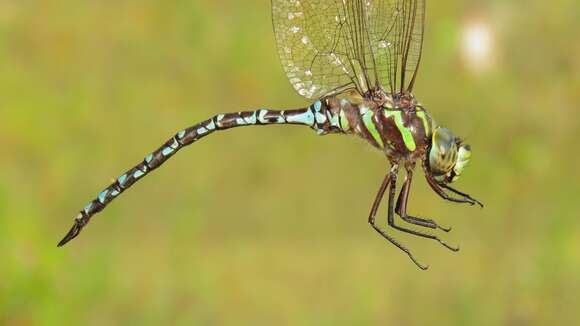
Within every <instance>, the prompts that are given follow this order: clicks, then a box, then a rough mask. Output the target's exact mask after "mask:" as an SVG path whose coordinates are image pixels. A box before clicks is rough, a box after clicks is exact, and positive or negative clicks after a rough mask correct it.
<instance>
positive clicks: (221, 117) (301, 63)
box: [58, 0, 483, 270]
mask: <svg viewBox="0 0 580 326" xmlns="http://www.w3.org/2000/svg"><path fill="white" fill-rule="evenodd" d="M271 8H272V23H273V29H274V34H275V37H276V44H277V50H278V54H279V57H280V61H281V63H282V66H283V69H284V71H285V73H286V75H287V77H288V80H289V81H290V83H291V85H292V86H293V88H294V89H295V90H296V92H297V93H298V94H299V95H301V96H303V97H305V98H307V99H309V100H311V103H312V104H311V105H309V106H308V107H304V108H298V109H287V110H272V109H268V108H261V109H257V110H251V111H239V112H230V113H223V114H217V115H215V116H213V117H211V118H209V119H207V120H205V121H202V122H200V123H197V124H195V125H193V126H191V127H188V128H185V129H183V130H181V131H179V132H177V133H176V134H175V135H173V136H172V137H171V138H170V139H169V140H167V141H166V142H165V143H164V144H163V145H162V146H161V147H159V148H158V149H156V150H155V151H153V152H151V153H150V154H148V155H146V156H145V157H144V159H143V160H142V161H141V162H139V163H138V164H137V165H135V166H134V167H132V168H131V169H129V170H127V171H126V172H125V173H123V174H122V175H121V176H119V177H118V178H117V179H116V180H115V181H114V182H113V183H112V184H110V185H109V186H108V187H106V188H105V189H104V190H103V191H101V192H100V193H99V194H98V195H97V197H96V198H94V199H93V200H92V201H90V202H89V203H88V204H87V205H86V206H85V207H84V208H83V209H82V210H80V212H79V213H78V215H76V217H75V219H74V224H73V226H72V228H71V229H70V231H69V232H68V233H67V234H66V236H65V237H64V238H63V239H62V240H61V241H60V242H59V243H58V246H59V247H60V246H63V245H64V244H66V243H67V242H69V241H70V240H72V239H73V238H75V237H76V236H77V235H78V234H79V232H80V231H81V230H82V229H83V228H84V227H85V226H86V225H87V223H89V221H90V220H91V218H92V217H93V216H94V215H95V214H97V213H99V212H101V211H102V210H103V209H104V208H105V207H107V206H108V205H109V204H110V203H111V202H112V201H113V200H114V199H115V198H117V197H118V196H119V195H120V194H121V193H123V192H124V191H126V190H127V189H129V188H130V187H131V186H133V185H134V184H135V183H136V182H137V181H138V180H140V179H142V178H143V177H144V176H146V175H147V174H149V173H151V172H152V171H153V170H155V169H157V168H159V167H160V166H161V165H162V164H163V163H165V162H166V161H167V160H168V159H169V158H171V157H172V156H173V155H175V154H176V153H177V152H178V151H179V150H181V149H182V148H184V147H186V146H188V145H191V144H193V143H195V142H197V141H199V140H201V139H202V138H204V137H206V136H208V135H210V134H212V133H213V132H216V131H221V130H228V129H231V128H235V127H244V126H264V125H304V126H307V127H310V128H311V129H313V130H314V131H315V132H316V133H317V134H318V135H328V134H348V135H354V136H358V137H360V138H362V139H364V140H365V141H367V142H368V143H369V144H370V145H371V146H373V147H375V148H376V149H378V150H379V151H381V152H383V153H384V155H385V157H386V158H387V160H388V162H389V164H390V168H389V169H387V172H386V175H385V176H384V178H383V181H382V183H381V185H380V187H379V190H378V193H377V194H376V196H375V199H374V202H373V204H372V207H371V210H370V214H369V216H368V223H369V224H370V226H371V227H372V228H373V229H374V230H375V231H376V232H378V233H379V234H380V235H381V236H382V237H383V238H384V239H386V240H387V241H388V242H390V243H391V244H393V245H394V246H396V247H398V248H399V249H400V250H402V251H403V252H404V253H405V254H406V255H407V256H408V257H409V258H410V259H411V260H412V261H413V262H414V263H415V265H417V267H419V268H420V269H423V270H425V269H427V268H428V265H424V264H422V263H420V262H419V261H418V260H417V259H416V258H415V256H414V255H413V254H412V252H411V251H410V250H409V249H408V248H407V247H406V246H404V245H403V244H402V243H400V242H399V241H398V240H397V239H396V238H395V237H393V236H392V235H390V234H388V233H387V232H386V231H385V229H384V228H382V227H381V226H380V225H379V224H378V223H377V221H376V215H377V211H378V209H379V207H380V204H381V202H382V201H383V199H384V197H385V194H387V196H388V205H387V206H388V207H387V226H388V227H390V228H392V229H393V230H395V231H399V232H404V233H408V234H411V235H414V236H417V237H422V238H427V239H431V240H434V241H436V242H438V243H440V244H441V245H443V246H444V247H446V248H447V249H449V250H452V251H458V250H459V248H458V247H455V246H451V245H449V244H448V243H447V242H445V241H444V240H442V239H441V238H440V237H439V236H438V235H435V234H433V232H436V231H437V230H441V231H444V232H449V231H450V230H451V228H449V227H444V226H442V225H440V224H439V223H437V222H436V221H435V220H433V219H429V218H422V217H417V216H413V215H410V214H408V213H407V206H408V205H407V203H408V199H409V194H410V192H411V184H412V180H413V172H414V170H415V167H416V165H417V164H420V166H421V168H422V170H423V172H424V175H425V179H426V181H427V183H428V184H429V186H430V187H431V188H432V189H433V191H434V192H435V193H436V194H437V195H439V196H440V197H441V198H443V199H445V200H447V201H451V202H456V203H466V204H470V205H472V206H473V205H479V206H481V207H483V204H482V203H481V202H480V201H478V200H476V199H474V198H473V197H471V196H470V195H468V194H466V193H463V192H461V191H459V190H456V189H455V188H453V187H451V185H450V184H451V183H452V182H454V181H456V180H457V179H458V178H459V177H460V176H461V175H462V173H463V171H464V170H465V168H466V166H467V165H468V163H469V161H470V158H471V147H470V146H469V145H467V144H465V143H464V141H463V140H462V139H461V138H460V137H457V136H455V134H454V133H452V132H451V131H450V130H449V129H447V128H444V127H441V126H439V125H437V124H436V123H435V122H434V120H433V119H432V118H431V115H430V114H429V113H428V112H427V109H426V108H425V106H423V104H421V103H420V102H419V101H418V99H417V98H416V97H415V95H414V94H413V87H414V85H415V81H416V78H417V73H418V71H419V66H420V63H421V57H422V50H423V38H424V37H423V35H424V31H425V8H426V0H272V1H271ZM400 170H401V171H403V172H404V174H405V178H404V180H403V181H402V186H401V189H400V191H399V194H398V196H396V192H397V181H398V174H399V171H400ZM395 196H396V197H397V198H396V199H395ZM395 217H398V218H395ZM399 218H400V219H399Z"/></svg>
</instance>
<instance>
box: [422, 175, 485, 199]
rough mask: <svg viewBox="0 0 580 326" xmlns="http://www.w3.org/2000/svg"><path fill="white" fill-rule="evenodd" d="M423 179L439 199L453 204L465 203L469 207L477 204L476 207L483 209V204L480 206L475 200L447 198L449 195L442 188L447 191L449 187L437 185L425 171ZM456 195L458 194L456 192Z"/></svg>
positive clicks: (464, 197)
mask: <svg viewBox="0 0 580 326" xmlns="http://www.w3.org/2000/svg"><path fill="white" fill-rule="evenodd" d="M425 179H427V183H428V184H429V186H430V187H431V189H433V191H435V193H436V194H437V195H439V197H441V198H443V199H445V200H448V201H451V202H454V203H467V204H470V205H471V206H473V205H475V204H478V205H482V207H483V204H481V203H480V202H479V201H477V200H475V199H473V198H471V197H466V196H463V198H455V197H451V196H449V194H447V193H446V192H445V190H443V188H442V187H445V188H448V189H449V188H450V187H449V186H447V185H441V184H439V183H438V182H437V181H436V180H435V179H433V177H432V176H431V175H430V174H429V172H428V171H425ZM449 190H451V189H449ZM451 191H453V192H456V190H455V189H453V190H451ZM456 193H457V194H459V193H458V192H456Z"/></svg>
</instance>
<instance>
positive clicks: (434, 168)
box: [429, 127, 471, 183]
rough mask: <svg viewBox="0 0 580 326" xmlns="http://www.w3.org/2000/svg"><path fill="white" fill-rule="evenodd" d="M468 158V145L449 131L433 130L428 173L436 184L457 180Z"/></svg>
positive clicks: (469, 151)
mask: <svg viewBox="0 0 580 326" xmlns="http://www.w3.org/2000/svg"><path fill="white" fill-rule="evenodd" d="M470 158H471V147H470V146H469V145H467V144H463V143H462V141H461V139H459V138H457V137H455V135H453V133H452V132H451V131H449V129H446V128H441V127H438V128H437V129H435V131H434V132H433V138H432V141H431V150H430V151H429V171H430V172H431V174H432V175H433V177H434V179H435V180H436V181H437V182H440V183H451V182H453V181H455V180H457V179H458V178H459V176H460V175H461V173H463V170H465V167H466V166H467V164H468V163H469V159H470Z"/></svg>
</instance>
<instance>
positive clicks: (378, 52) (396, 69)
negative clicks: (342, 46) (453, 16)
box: [366, 0, 425, 94]
mask: <svg viewBox="0 0 580 326" xmlns="http://www.w3.org/2000/svg"><path fill="white" fill-rule="evenodd" d="M366 3H367V6H366V17H367V22H368V23H367V24H368V25H367V30H368V34H369V39H370V44H371V51H370V54H371V56H372V59H374V64H375V68H374V70H375V71H376V75H377V76H378V79H379V84H381V85H383V86H384V87H388V89H387V90H388V91H390V92H391V93H392V94H394V93H404V92H411V91H412V89H413V86H414V84H415V77H416V75H417V71H418V68H419V64H420V62H421V53H422V49H423V33H424V29H425V0H384V1H367V2H366ZM367 61H368V59H367Z"/></svg>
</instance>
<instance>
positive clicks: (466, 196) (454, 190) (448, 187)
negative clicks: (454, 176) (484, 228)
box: [441, 184, 483, 208]
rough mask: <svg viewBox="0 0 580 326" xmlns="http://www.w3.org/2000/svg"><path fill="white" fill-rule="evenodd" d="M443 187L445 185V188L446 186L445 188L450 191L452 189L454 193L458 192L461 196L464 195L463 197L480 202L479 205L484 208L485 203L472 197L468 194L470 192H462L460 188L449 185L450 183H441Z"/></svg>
mask: <svg viewBox="0 0 580 326" xmlns="http://www.w3.org/2000/svg"><path fill="white" fill-rule="evenodd" d="M441 187H443V188H445V189H447V190H449V191H451V192H453V193H456V194H458V195H459V196H463V198H467V199H469V200H472V201H474V202H475V203H476V204H478V205H479V206H480V207H481V208H483V203H482V202H480V201H479V200H477V199H475V198H473V197H471V196H470V195H468V194H466V193H463V192H461V191H459V190H456V189H453V188H451V186H449V185H447V184H442V185H441Z"/></svg>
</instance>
